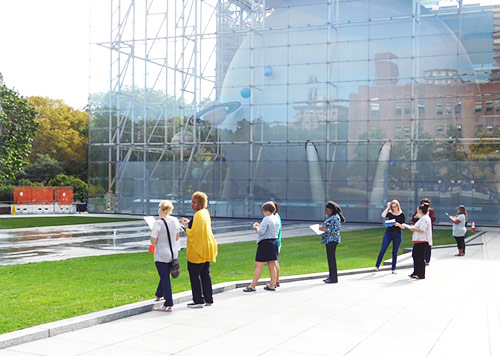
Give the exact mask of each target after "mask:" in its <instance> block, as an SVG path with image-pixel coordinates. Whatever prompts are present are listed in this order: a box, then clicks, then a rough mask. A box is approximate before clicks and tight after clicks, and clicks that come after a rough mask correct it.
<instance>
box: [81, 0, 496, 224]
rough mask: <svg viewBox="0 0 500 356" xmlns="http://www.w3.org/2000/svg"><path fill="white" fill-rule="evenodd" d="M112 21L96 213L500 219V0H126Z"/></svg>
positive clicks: (94, 146)
mask: <svg viewBox="0 0 500 356" xmlns="http://www.w3.org/2000/svg"><path fill="white" fill-rule="evenodd" d="M181 4H184V6H181ZM118 5H120V6H118ZM155 6H158V7H157V8H155ZM126 10H128V15H127V16H128V17H127V18H125V17H124V13H125V12H126ZM153 10H154V11H153ZM134 14H135V16H136V17H135V18H136V21H135V22H134V24H135V26H129V27H127V25H128V23H127V21H131V20H130V19H131V18H132V15H134ZM137 14H140V16H139V15H137ZM153 14H154V15H153ZM113 16H114V17H113ZM117 18H118V19H120V22H115V21H116V19H117ZM137 19H138V20H137ZM138 28H144V29H143V30H138ZM110 32H111V34H110V35H111V36H110V38H111V40H109V41H103V42H100V43H99V45H100V48H102V49H103V50H106V51H107V53H108V55H109V59H110V60H109V63H108V66H109V71H110V74H109V82H108V85H109V90H107V91H102V92H100V93H95V94H92V95H91V104H92V105H91V107H92V108H93V118H92V122H91V130H90V138H91V142H90V161H91V164H90V165H91V168H90V184H91V191H92V193H93V195H92V197H91V198H90V207H89V208H90V210H91V211H114V212H120V213H135V214H148V213H155V212H156V206H157V204H158V202H159V201H160V200H161V199H171V200H173V201H174V203H175V204H176V210H177V213H179V214H182V213H189V212H190V196H191V194H192V192H193V191H196V190H202V191H204V192H206V193H207V194H208V196H209V200H210V205H209V209H210V211H211V214H212V215H213V216H219V217H245V218H246V217H260V216H261V211H260V205H261V204H262V203H263V202H264V201H267V200H275V201H277V202H278V203H279V204H280V215H281V216H282V218H285V219H298V220H321V219H322V217H323V210H324V209H323V207H324V204H325V202H326V201H328V200H334V201H336V202H338V203H339V204H340V205H341V207H342V209H343V210H344V213H345V215H346V217H347V219H348V220H350V221H360V222H364V221H370V222H376V221H380V220H381V219H380V213H381V211H382V210H383V209H384V208H385V205H386V203H387V201H389V200H392V199H397V200H399V201H400V203H401V205H402V207H403V210H404V211H405V213H406V214H407V215H410V214H411V213H413V211H414V210H415V208H416V206H417V205H418V203H419V202H420V200H421V199H423V198H429V199H431V200H432V203H433V207H434V209H435V211H436V216H437V219H438V222H439V221H447V217H446V215H445V212H447V213H449V214H454V212H455V211H456V207H457V206H458V205H460V204H464V205H465V206H466V207H467V209H468V211H469V215H470V220H475V221H476V223H479V224H491V225H498V224H499V222H500V221H499V211H498V210H499V204H500V197H499V195H498V192H499V189H500V181H499V179H500V166H499V165H498V160H499V158H500V151H499V150H500V69H499V68H500V67H499V64H500V63H499V62H500V45H499V43H500V35H498V34H499V33H500V1H488V2H484V4H482V2H481V1H479V2H478V1H475V2H473V3H472V2H471V3H468V2H467V1H446V2H440V1H423V0H422V1H415V0H387V1H376V0H349V1H347V0H266V1H264V0H263V1H253V2H249V1H222V0H221V1H212V2H210V1H195V0H192V1H183V2H180V1H179V2H176V1H169V2H166V1H161V2H158V3H156V2H155V1H145V2H144V4H141V3H140V2H137V1H135V2H131V1H115V0H114V1H113V4H112V6H111V15H110ZM117 33H118V34H119V36H118V35H117Z"/></svg>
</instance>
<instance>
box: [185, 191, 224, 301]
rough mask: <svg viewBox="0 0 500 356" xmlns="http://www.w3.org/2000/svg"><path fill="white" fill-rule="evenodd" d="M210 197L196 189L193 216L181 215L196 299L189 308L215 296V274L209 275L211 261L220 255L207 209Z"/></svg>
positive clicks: (192, 205) (190, 275)
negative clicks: (190, 217) (189, 217)
mask: <svg viewBox="0 0 500 356" xmlns="http://www.w3.org/2000/svg"><path fill="white" fill-rule="evenodd" d="M207 205H208V198H207V195H206V194H205V193H202V192H194V193H193V197H192V199H191V208H192V209H193V210H194V211H195V212H196V213H195V214H194V216H193V219H192V220H191V221H189V220H188V219H186V218H182V219H181V223H182V224H184V225H187V226H185V227H183V228H184V230H186V234H187V245H186V257H187V260H188V271H189V279H190V280H191V292H192V294H193V302H192V303H189V304H188V305H187V306H188V307H189V308H203V305H205V306H210V305H212V303H213V302H214V300H213V297H212V278H211V277H210V262H215V258H216V257H217V241H215V238H214V234H213V233H212V222H211V219H210V213H209V212H208V210H207Z"/></svg>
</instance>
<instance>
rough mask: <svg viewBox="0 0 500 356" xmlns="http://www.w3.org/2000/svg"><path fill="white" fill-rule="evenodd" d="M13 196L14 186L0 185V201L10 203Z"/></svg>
mask: <svg viewBox="0 0 500 356" xmlns="http://www.w3.org/2000/svg"><path fill="white" fill-rule="evenodd" d="M13 195H14V186H13V185H11V184H0V201H5V202H7V201H8V202H11V201H12V197H13Z"/></svg>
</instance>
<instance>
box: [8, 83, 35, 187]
mask: <svg viewBox="0 0 500 356" xmlns="http://www.w3.org/2000/svg"><path fill="white" fill-rule="evenodd" d="M36 115H37V110H36V109H35V108H33V107H32V106H31V105H30V104H29V103H28V100H26V99H25V98H23V97H22V96H20V95H19V93H17V92H16V91H15V90H12V89H9V88H7V86H5V84H4V83H3V82H2V81H1V79H0V179H2V180H4V179H12V178H14V176H15V174H16V173H17V172H19V171H20V170H21V169H22V168H23V167H24V166H25V165H26V164H28V162H27V161H26V158H28V156H29V154H30V149H31V145H32V142H33V138H34V137H35V134H36V132H37V128H38V122H37V121H36V120H35V117H36Z"/></svg>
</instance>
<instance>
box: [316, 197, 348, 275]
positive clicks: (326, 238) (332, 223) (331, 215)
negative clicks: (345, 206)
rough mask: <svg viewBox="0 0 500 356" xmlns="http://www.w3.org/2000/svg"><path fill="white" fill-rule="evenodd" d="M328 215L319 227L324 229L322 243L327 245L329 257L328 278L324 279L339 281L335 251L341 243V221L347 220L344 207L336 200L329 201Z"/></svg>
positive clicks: (327, 205)
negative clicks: (343, 213) (343, 211)
mask: <svg viewBox="0 0 500 356" xmlns="http://www.w3.org/2000/svg"><path fill="white" fill-rule="evenodd" d="M325 212H326V215H328V218H327V219H326V220H325V222H324V223H323V226H320V227H319V230H321V231H323V234H322V235H321V243H322V244H325V246H326V257H327V259H328V271H329V274H328V278H327V279H324V280H323V282H325V283H337V282H338V277H337V259H336V257H335V253H336V250H337V245H338V244H339V243H340V229H341V227H342V225H341V223H343V222H345V221H346V220H345V218H344V215H342V209H341V208H340V206H339V205H338V204H337V203H335V202H334V201H331V200H330V201H329V202H327V203H326V206H325Z"/></svg>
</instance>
